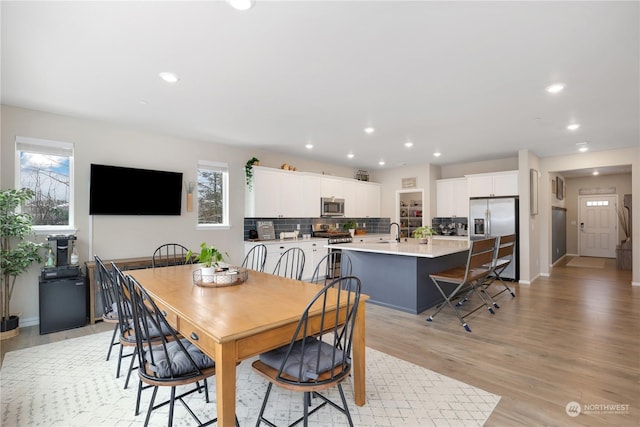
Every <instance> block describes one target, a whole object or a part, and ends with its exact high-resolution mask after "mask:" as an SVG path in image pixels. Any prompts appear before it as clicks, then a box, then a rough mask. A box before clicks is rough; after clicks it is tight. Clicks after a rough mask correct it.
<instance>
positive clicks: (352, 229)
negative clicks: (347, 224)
mask: <svg viewBox="0 0 640 427" xmlns="http://www.w3.org/2000/svg"><path fill="white" fill-rule="evenodd" d="M349 234H351V237H352V238H353V236H354V235H355V234H356V229H355V228H350V229H349Z"/></svg>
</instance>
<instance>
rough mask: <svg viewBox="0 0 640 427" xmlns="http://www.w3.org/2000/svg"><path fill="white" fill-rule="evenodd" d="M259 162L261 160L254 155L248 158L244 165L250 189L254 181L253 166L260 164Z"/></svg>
mask: <svg viewBox="0 0 640 427" xmlns="http://www.w3.org/2000/svg"><path fill="white" fill-rule="evenodd" d="M259 164H260V160H259V159H258V158H257V157H252V158H250V159H249V160H247V164H245V165H244V174H245V176H246V179H247V185H248V186H249V189H251V185H252V182H253V166H254V165H255V166H258V165H259Z"/></svg>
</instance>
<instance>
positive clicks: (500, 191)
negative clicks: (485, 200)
mask: <svg viewBox="0 0 640 427" xmlns="http://www.w3.org/2000/svg"><path fill="white" fill-rule="evenodd" d="M466 177H467V189H468V191H469V197H498V196H517V195H518V171H506V172H494V173H480V174H474V175H467V176H466Z"/></svg>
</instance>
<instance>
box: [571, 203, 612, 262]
mask: <svg viewBox="0 0 640 427" xmlns="http://www.w3.org/2000/svg"><path fill="white" fill-rule="evenodd" d="M617 199H618V196H616V195H599V196H579V198H578V203H579V204H580V216H579V220H580V225H579V231H578V240H579V243H580V256H592V257H603V258H615V257H616V241H617V236H618V230H617V217H616V202H617Z"/></svg>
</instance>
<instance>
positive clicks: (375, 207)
mask: <svg viewBox="0 0 640 427" xmlns="http://www.w3.org/2000/svg"><path fill="white" fill-rule="evenodd" d="M321 197H336V198H340V199H345V216H346V217H359V218H366V217H378V216H380V184H376V183H372V182H365V181H357V180H355V179H349V178H339V177H334V176H326V175H320V174H314V173H307V172H294V171H285V170H281V169H275V168H267V167H263V166H254V167H253V183H252V188H251V189H249V187H248V186H247V187H246V201H245V216H246V217H265V218H287V217H288V218H299V217H310V218H317V217H319V216H320V198H321Z"/></svg>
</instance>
